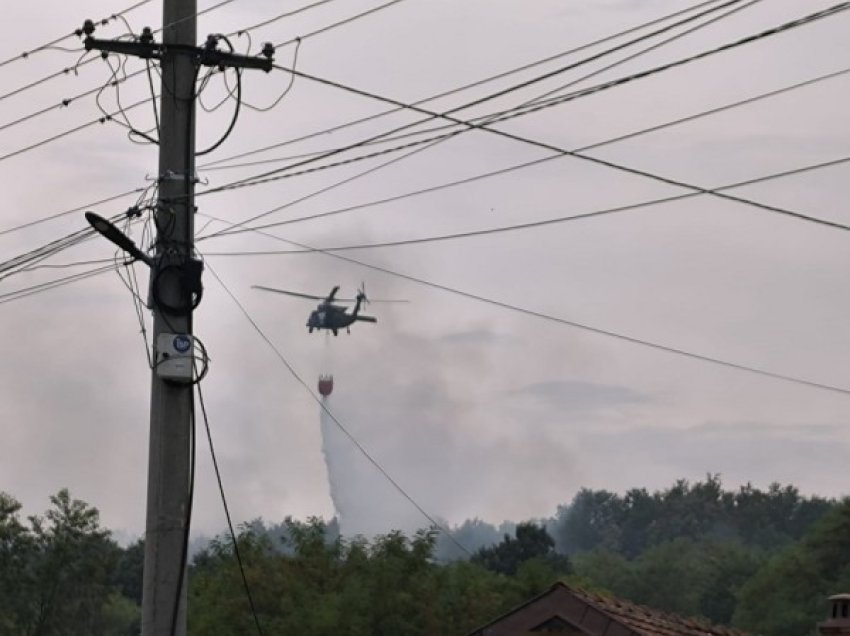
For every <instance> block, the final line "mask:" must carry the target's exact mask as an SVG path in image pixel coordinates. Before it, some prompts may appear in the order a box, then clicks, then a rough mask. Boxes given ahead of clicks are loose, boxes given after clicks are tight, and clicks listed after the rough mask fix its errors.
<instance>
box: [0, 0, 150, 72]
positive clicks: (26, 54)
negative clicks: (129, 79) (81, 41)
mask: <svg viewBox="0 0 850 636" xmlns="http://www.w3.org/2000/svg"><path fill="white" fill-rule="evenodd" d="M149 2H151V0H140V1H139V2H137V3H135V4H133V5H130V6H129V7H127V8H126V9H124V10H123V11H119V12H117V13H113V14H112V15H110V16H109V17H106V18H103V19H101V20H98V21H97V22H98V23H99V24H100V25H101V26H106V25H107V24H109V21H110V20H116V19H118V18H119V17H121V16H124V15H126V14H128V13H130V12H131V11H133V10H134V9H138V8H139V7H141V6H143V5H146V4H148V3H149ZM76 35H77V32H76V31H72V32H71V33H68V34H66V35H63V36H60V37H58V38H56V39H54V40H51V41H49V42H46V43H44V44H41V45H39V46H37V47H35V48H32V49H29V50H27V51H24V52H23V53H19V54H18V55H13V56H12V57H9V58H6V59H5V60H3V61H0V68H2V67H4V66H7V65H9V64H11V63H12V62H19V61H21V60H28V59H29V58H30V57H32V56H33V55H35V54H36V53H39V52H41V51H47V50H50V49H52V48H55V46H56V45H57V44H59V43H60V42H62V41H64V40H67V39H68V38H72V37H74V36H76Z"/></svg>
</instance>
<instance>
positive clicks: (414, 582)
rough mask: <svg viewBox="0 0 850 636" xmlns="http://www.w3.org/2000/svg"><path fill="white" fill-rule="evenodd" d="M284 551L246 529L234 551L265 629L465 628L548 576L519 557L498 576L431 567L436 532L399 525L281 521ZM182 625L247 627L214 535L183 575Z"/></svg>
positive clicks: (463, 565) (210, 629)
mask: <svg viewBox="0 0 850 636" xmlns="http://www.w3.org/2000/svg"><path fill="white" fill-rule="evenodd" d="M287 524H288V525H289V527H288V529H287V533H286V537H288V538H287V542H288V543H289V544H290V546H289V547H290V548H291V549H290V550H289V551H279V550H275V549H273V548H274V546H269V545H263V544H262V541H261V540H258V538H257V536H256V535H254V534H253V533H252V532H251V531H250V530H248V529H245V528H243V530H242V532H241V533H240V536H239V539H238V542H239V551H240V554H241V555H242V558H243V563H244V565H245V567H246V574H247V577H248V580H249V584H250V586H251V591H252V595H253V597H254V600H255V605H256V607H257V611H258V614H259V617H260V620H261V622H262V625H263V628H264V630H265V631H266V632H268V633H281V634H290V633H292V634H311V635H313V634H314V635H316V636H324V635H326V634H327V635H331V634H337V633H339V632H340V631H341V630H342V631H344V632H345V633H346V634H351V635H353V636H358V635H362V636H371V635H377V636H381V635H390V634H392V635H398V636H416V635H421V634H451V633H464V632H465V631H469V630H470V629H472V628H474V627H475V626H477V625H478V624H481V623H483V622H486V621H488V620H490V619H491V618H493V617H494V616H496V615H498V614H499V613H501V612H504V611H505V610H507V609H508V608H510V607H512V606H513V605H515V604H517V603H519V602H520V601H521V600H524V598H526V597H527V595H528V594H529V593H537V592H540V591H541V590H542V589H544V588H545V587H548V586H549V585H551V584H552V583H553V582H554V581H555V576H554V575H553V574H552V571H551V569H550V568H549V566H548V564H545V563H542V562H541V563H538V562H536V561H535V560H534V559H531V560H529V561H527V562H526V563H525V564H524V565H523V566H522V567H521V568H520V571H519V572H518V574H517V576H516V577H505V576H503V575H500V574H496V573H494V572H490V571H488V570H487V569H485V568H483V567H481V566H480V565H477V564H475V563H470V562H465V561H455V562H453V563H450V564H447V565H439V564H437V563H436V562H435V560H434V558H433V553H434V546H435V541H436V536H435V534H434V533H433V532H430V531H421V532H418V533H416V534H415V535H414V536H413V537H411V538H408V537H406V536H405V535H404V534H402V533H400V532H391V533H389V534H386V535H383V536H379V537H376V538H375V539H374V540H372V541H367V540H365V539H363V538H354V539H352V540H350V541H343V540H341V539H339V538H337V539H334V540H330V541H329V540H328V538H327V533H326V528H325V526H324V524H323V523H322V522H321V521H319V520H317V519H312V520H310V521H309V522H308V523H305V524H300V523H298V522H295V521H292V520H288V521H287ZM190 581H191V583H190V589H189V593H190V603H189V631H190V633H191V634H204V635H207V634H209V635H211V636H218V635H219V634H221V635H222V636H223V635H225V634H234V633H244V632H247V631H249V630H250V629H251V622H250V621H251V616H250V612H249V608H248V607H247V602H246V600H245V593H244V589H243V587H242V583H241V580H240V578H239V572H238V569H237V568H236V566H235V564H234V562H233V559H232V546H231V545H230V544H229V543H228V542H227V541H225V540H224V539H221V540H219V541H216V542H213V544H211V546H210V548H209V549H208V550H206V551H205V552H203V553H201V554H199V555H198V557H197V558H196V560H195V565H194V567H193V569H192V575H191V579H190Z"/></svg>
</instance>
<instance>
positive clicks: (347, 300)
mask: <svg viewBox="0 0 850 636" xmlns="http://www.w3.org/2000/svg"><path fill="white" fill-rule="evenodd" d="M368 301H369V302H370V303H409V302H410V301H409V300H372V299H371V298H369V299H368ZM334 302H335V303H354V302H357V299H356V298H336V299H334Z"/></svg>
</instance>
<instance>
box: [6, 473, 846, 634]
mask: <svg viewBox="0 0 850 636" xmlns="http://www.w3.org/2000/svg"><path fill="white" fill-rule="evenodd" d="M50 501H51V506H50V508H49V509H48V510H47V511H46V512H45V513H44V515H43V516H36V517H30V518H28V519H26V520H22V519H21V515H20V510H21V506H20V504H19V503H18V502H17V501H16V500H15V499H14V498H13V497H11V496H10V495H7V494H5V493H0V634H2V635H3V636H6V635H9V636H35V635H36V634H38V635H39V636H54V635H56V636H58V635H60V634H61V635H62V636H77V635H82V634H85V635H86V636H89V635H91V636H136V635H137V634H138V633H139V627H140V614H141V611H140V604H141V586H142V567H143V564H144V544H143V542H142V541H138V542H136V543H134V544H132V545H130V546H128V547H126V548H125V549H121V548H119V547H118V546H117V545H115V543H114V542H113V541H112V540H111V539H110V536H109V532H108V531H107V530H105V529H103V528H102V527H101V526H100V522H99V517H98V512H97V510H96V509H95V508H93V507H91V506H89V505H88V504H86V503H84V502H81V501H79V500H76V499H73V498H72V497H71V496H70V494H69V493H68V492H67V491H66V490H62V491H60V492H59V493H57V494H56V495H55V496H54V497H51V499H50ZM458 537H459V538H458ZM500 537H501V539H500ZM456 539H458V540H460V541H461V542H462V543H463V544H464V545H471V546H474V547H475V549H476V552H475V554H474V556H473V557H472V558H471V559H468V560H467V559H465V558H460V556H459V554H458V553H457V550H456V548H455V547H451V549H449V548H448V547H447V546H453V544H451V542H450V541H449V540H448V539H447V537H446V536H445V535H443V534H440V535H437V534H435V533H434V532H430V531H421V532H419V533H416V534H414V535H413V536H406V535H404V534H402V533H401V532H390V533H388V534H386V535H383V536H379V537H375V538H374V539H371V540H367V539H365V538H363V537H349V538H343V537H341V536H340V535H339V529H338V526H336V524H335V522H332V523H331V524H325V523H324V522H322V521H321V520H319V519H309V520H308V521H307V522H299V521H295V520H293V519H291V518H287V519H285V520H284V521H283V522H281V523H279V524H273V525H270V526H267V525H266V524H265V523H264V522H263V521H262V520H260V519H257V520H253V521H251V522H249V523H246V524H243V525H242V526H240V528H239V536H238V539H237V542H238V547H239V554H240V555H241V557H242V561H243V564H244V567H245V575H246V577H247V580H248V584H249V586H250V589H251V593H252V597H253V600H254V605H255V607H256V610H257V613H258V616H259V619H260V621H261V623H262V626H263V628H264V631H265V632H266V633H268V634H311V635H315V636H324V635H326V634H327V635H331V634H334V635H335V634H337V633H340V632H342V633H346V634H351V635H352V636H361V635H362V636H372V635H378V636H381V635H383V634H387V635H389V634H393V635H400V636H419V635H424V634H428V635H430V634H463V633H466V632H468V631H470V630H471V629H473V628H475V627H477V626H479V625H481V624H483V623H486V622H488V621H490V620H492V619H493V618H494V617H496V616H498V615H500V614H501V613H503V612H505V611H507V610H508V609H510V608H511V607H514V606H516V605H517V604H519V603H521V602H523V601H525V600H527V599H528V598H530V597H532V596H534V595H536V594H539V593H540V592H542V591H543V590H545V589H546V588H548V587H549V586H550V585H551V584H552V583H553V582H554V581H556V580H558V579H561V580H567V581H568V582H571V583H574V584H578V585H580V586H581V587H584V588H585V589H592V590H594V591H597V592H601V593H606V592H607V593H612V594H615V595H617V596H620V597H622V598H626V599H629V600H632V601H635V602H638V603H642V604H646V605H649V606H651V607H655V608H658V609H661V610H666V611H670V612H675V613H678V614H683V615H688V616H695V617H702V618H704V619H706V620H709V621H711V622H713V623H719V624H730V623H731V624H734V625H735V626H737V627H740V628H743V629H746V630H750V631H753V632H756V633H760V634H764V636H792V635H793V636H797V635H799V634H806V633H810V632H812V630H813V627H814V625H815V624H816V623H817V622H818V621H819V620H822V619H823V618H824V617H825V610H826V608H825V597H826V596H828V595H829V594H831V593H835V592H837V591H846V590H847V589H850V565H848V563H850V559H848V556H850V501H845V502H843V503H841V504H837V503H835V502H833V501H828V500H825V499H821V498H817V497H810V498H806V497H802V496H801V495H800V494H799V492H798V491H797V489H796V488H794V487H792V486H779V485H778V484H774V485H771V486H770V487H769V488H768V489H767V490H760V489H757V488H754V487H752V486H750V485H747V486H744V487H742V488H740V489H738V490H735V491H726V490H724V489H723V487H722V484H721V482H720V479H719V477H717V476H712V475H709V476H708V477H707V478H706V479H705V480H704V481H701V482H696V483H694V484H691V483H688V482H686V481H678V482H676V483H675V484H673V485H672V486H671V487H670V488H668V489H666V490H663V491H658V492H653V493H650V492H648V491H647V490H645V489H632V490H630V491H628V492H626V493H625V494H624V495H619V494H616V493H611V492H607V491H604V490H602V491H593V490H582V491H580V492H579V493H578V494H577V495H576V496H575V498H574V499H573V501H572V503H571V504H570V505H569V506H567V507H561V508H559V510H558V514H557V517H556V518H553V519H549V520H544V521H542V522H525V523H519V524H516V525H514V524H513V523H511V522H504V523H503V524H502V526H500V527H498V528H497V527H495V526H492V525H490V524H487V523H486V522H483V521H480V520H473V521H469V522H466V523H464V524H462V525H461V526H460V527H459V528H458V536H456ZM453 551H454V554H452V552H453ZM234 552H235V551H234V545H233V542H232V539H231V538H230V536H229V535H222V536H220V537H218V538H216V539H214V540H213V541H211V542H210V543H209V544H208V546H207V547H206V549H204V550H203V551H201V552H200V553H199V554H197V555H196V556H195V559H194V562H193V564H192V567H191V572H190V579H189V589H188V594H189V630H190V633H191V634H198V635H203V636H230V635H232V634H243V633H253V632H254V631H255V626H254V624H253V620H254V619H253V617H252V615H251V611H250V606H249V603H248V601H247V598H246V595H245V591H244V587H243V583H242V577H241V574H240V571H239V568H238V567H237V564H236V560H235V554H234ZM438 554H439V559H438V558H437V556H436V555H438ZM567 554H569V555H570V556H569V557H568V556H567ZM464 556H465V555H464ZM447 557H452V558H453V559H454V560H448V559H447Z"/></svg>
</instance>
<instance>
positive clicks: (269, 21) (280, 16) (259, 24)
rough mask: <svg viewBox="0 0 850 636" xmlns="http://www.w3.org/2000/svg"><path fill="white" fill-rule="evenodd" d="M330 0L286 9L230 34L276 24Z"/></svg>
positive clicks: (321, 0)
mask: <svg viewBox="0 0 850 636" xmlns="http://www.w3.org/2000/svg"><path fill="white" fill-rule="evenodd" d="M329 2H334V0H317V2H313V3H311V4H307V5H304V6H303V7H298V8H297V9H291V10H290V11H286V12H284V13H280V14H278V15H276V16H274V17H272V18H268V19H267V20H263V21H262V22H257V23H256V24H252V25H251V26H249V27H244V28H242V29H239V30H238V31H232V32H231V33H228V34H227V35H228V36H231V37H232V36H234V35H235V36H239V35H242V34H243V33H248V32H250V31H254V30H256V29H260V28H262V27H264V26H268V25H270V24H274V23H275V22H278V21H280V20H283V19H284V18H291V17H292V16H294V15H298V14H299V13H303V12H304V11H308V10H309V9H315V8H316V7H320V6H322V5H323V4H328V3H329Z"/></svg>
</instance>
